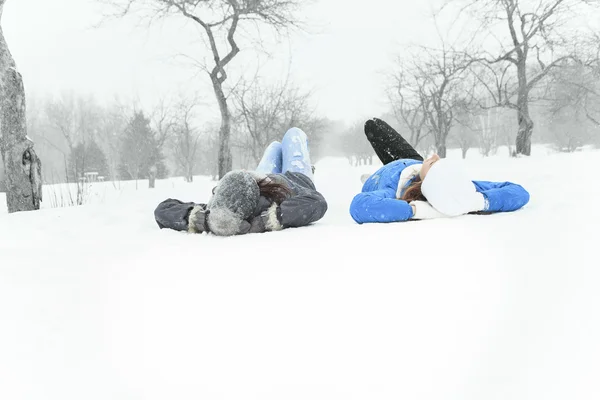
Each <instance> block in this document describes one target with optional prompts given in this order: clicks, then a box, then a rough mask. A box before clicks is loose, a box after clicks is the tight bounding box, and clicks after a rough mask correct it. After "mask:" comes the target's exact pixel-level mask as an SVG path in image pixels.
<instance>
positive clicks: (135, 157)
mask: <svg viewBox="0 0 600 400" xmlns="http://www.w3.org/2000/svg"><path fill="white" fill-rule="evenodd" d="M120 160H121V161H120V164H119V175H120V177H121V179H124V180H128V179H135V180H137V179H144V178H148V177H150V171H151V168H152V167H155V168H156V177H157V178H165V177H166V176H167V168H166V166H165V163H164V157H163V155H162V152H161V145H160V142H159V141H158V139H157V137H156V134H155V132H154V131H153V130H152V128H150V120H149V119H148V118H146V117H145V116H144V113H143V112H142V111H138V112H136V113H135V115H134V116H133V118H132V119H131V120H130V121H129V123H128V124H127V127H126V128H125V132H124V133H123V136H122V139H121V151H120Z"/></svg>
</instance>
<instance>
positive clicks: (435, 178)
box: [350, 118, 529, 224]
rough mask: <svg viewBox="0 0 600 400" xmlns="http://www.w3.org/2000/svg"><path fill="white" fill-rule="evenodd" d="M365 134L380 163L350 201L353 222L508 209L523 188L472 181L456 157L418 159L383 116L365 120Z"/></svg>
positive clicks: (521, 198)
mask: <svg viewBox="0 0 600 400" xmlns="http://www.w3.org/2000/svg"><path fill="white" fill-rule="evenodd" d="M365 134H366V136H367V139H368V140H369V142H370V143H371V145H372V146H373V149H374V150H375V153H376V154H377V156H378V157H379V159H380V160H381V162H382V163H383V164H384V165H383V167H381V168H380V169H379V170H378V171H376V172H375V173H374V174H372V175H371V176H370V177H369V178H368V179H367V180H366V181H365V182H364V185H363V188H362V191H361V193H359V194H357V195H356V196H355V197H354V199H353V200H352V203H351V205H350V215H352V218H353V219H354V220H355V221H356V222H358V223H359V224H362V223H367V222H398V221H406V220H409V219H429V218H439V217H453V216H458V215H462V214H468V213H477V214H490V213H494V212H504V211H514V210H517V209H519V208H521V207H523V206H524V205H525V204H527V202H528V201H529V193H528V192H527V191H526V190H525V189H524V188H523V187H521V186H520V185H517V184H514V183H511V182H487V181H472V180H470V179H469V177H468V175H467V173H466V172H465V170H464V169H463V168H462V167H461V165H460V163H459V162H456V161H452V160H447V159H440V157H439V156H437V155H435V154H434V155H433V156H432V157H429V158H428V159H426V160H423V157H421V156H420V155H419V154H418V153H417V151H416V150H415V149H414V148H413V147H412V146H411V145H410V144H409V143H408V142H407V141H406V140H404V138H403V137H402V136H401V135H400V134H399V133H398V132H396V131H395V130H394V129H393V128H392V127H391V126H389V125H388V124H387V123H386V122H385V121H383V120H380V119H378V118H373V119H370V120H368V121H367V122H366V123H365Z"/></svg>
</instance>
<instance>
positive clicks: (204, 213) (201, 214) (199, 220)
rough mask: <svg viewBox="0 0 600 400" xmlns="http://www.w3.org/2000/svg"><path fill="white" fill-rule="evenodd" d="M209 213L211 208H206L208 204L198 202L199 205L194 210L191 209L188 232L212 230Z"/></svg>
mask: <svg viewBox="0 0 600 400" xmlns="http://www.w3.org/2000/svg"><path fill="white" fill-rule="evenodd" d="M209 214H210V210H207V209H206V204H198V205H197V206H195V207H194V208H192V211H190V215H189V216H188V232H189V233H202V232H206V233H208V232H210V229H209V228H208V223H207V221H208V215H209Z"/></svg>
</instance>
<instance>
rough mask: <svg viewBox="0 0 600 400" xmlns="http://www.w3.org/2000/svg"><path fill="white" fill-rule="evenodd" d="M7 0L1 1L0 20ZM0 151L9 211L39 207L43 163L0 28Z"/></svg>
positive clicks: (13, 62) (20, 83)
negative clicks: (34, 140)
mask: <svg viewBox="0 0 600 400" xmlns="http://www.w3.org/2000/svg"><path fill="white" fill-rule="evenodd" d="M5 3H6V0H0V19H1V18H2V13H3V11H4V4H5ZM0 134H1V136H0V152H1V153H2V159H3V161H4V171H5V175H6V178H5V179H6V191H7V193H6V203H7V206H8V212H9V213H12V212H16V211H30V210H38V209H39V208H40V202H41V201H42V177H41V175H42V163H41V161H40V159H39V158H38V156H37V154H36V152H35V150H34V149H33V141H31V140H30V139H29V138H28V137H27V121H26V107H25V90H24V87H23V78H22V77H21V74H20V73H19V72H18V71H17V67H16V64H15V61H14V59H13V57H12V55H11V53H10V51H9V49H8V45H7V43H6V40H5V39H4V34H3V32H2V28H1V27H0Z"/></svg>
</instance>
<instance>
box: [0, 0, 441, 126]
mask: <svg viewBox="0 0 600 400" xmlns="http://www.w3.org/2000/svg"><path fill="white" fill-rule="evenodd" d="M432 2H434V0H429V1H427V0H418V1H417V0H370V1H351V0H314V4H313V5H311V6H307V7H306V9H305V10H304V12H303V14H302V16H303V17H304V18H306V20H308V21H311V22H312V25H313V27H312V28H311V30H312V31H313V33H312V34H304V33H298V34H295V35H294V36H293V37H292V39H291V40H290V41H289V43H281V44H279V45H277V46H270V48H268V50H269V51H270V52H271V53H272V54H273V56H272V60H271V61H270V62H269V64H267V66H266V67H265V68H264V69H263V70H262V71H263V75H267V76H269V77H270V78H272V79H273V80H276V79H279V78H280V77H282V76H283V72H284V71H285V70H286V66H287V65H288V64H287V62H288V60H289V59H290V56H291V59H292V61H291V74H292V78H293V81H294V82H295V83H297V84H298V85H301V86H302V87H304V88H307V89H312V90H314V93H315V101H316V102H318V107H319V108H318V110H319V114H321V115H323V116H327V117H329V118H332V119H343V120H344V121H346V122H351V121H355V120H356V119H359V118H363V117H370V116H375V115H378V114H379V113H381V112H383V111H384V110H385V109H386V105H385V97H384V94H383V93H384V84H385V82H384V78H383V75H382V72H383V71H385V70H386V68H387V67H388V66H389V64H390V62H391V61H392V60H393V58H394V55H396V54H399V53H401V52H402V50H403V49H404V48H406V47H407V45H409V44H411V43H427V44H431V43H432V42H433V41H436V37H437V36H436V34H435V29H434V25H433V23H432V19H431V18H430V15H431V7H432V6H431V3H432ZM100 7H101V6H99V4H98V2H97V1H95V0H52V1H49V0H8V1H7V4H6V6H5V10H4V14H3V21H2V26H3V29H4V33H5V36H6V39H7V41H8V44H9V48H10V50H11V52H12V53H13V56H14V58H15V60H16V62H17V66H18V68H19V70H20V71H21V73H22V74H23V78H24V81H25V86H26V89H27V91H28V92H30V93H36V94H50V95H56V94H60V92H61V91H68V90H73V91H75V92H77V93H82V94H93V95H94V96H95V97H96V98H97V99H99V100H101V101H106V100H108V99H110V98H112V97H114V96H115V95H118V96H120V97H121V98H124V99H137V100H138V101H139V102H141V104H142V105H144V106H146V107H151V106H152V105H153V104H154V103H155V102H156V101H157V99H158V98H160V97H161V96H163V95H165V94H171V95H174V94H177V93H180V92H181V93H184V94H190V93H192V92H198V93H200V95H201V97H202V98H203V99H204V100H205V101H206V103H207V104H209V105H210V106H212V107H213V108H212V110H213V111H214V110H216V102H215V100H214V97H213V93H212V89H211V88H210V86H209V85H208V78H207V77H206V75H203V74H200V75H198V70H197V68H195V67H193V66H192V65H191V64H190V63H189V62H187V61H186V60H185V59H184V58H181V57H175V56H176V55H178V54H188V55H189V56H193V57H195V58H201V57H202V56H203V54H206V51H205V50H204V49H203V46H202V44H201V43H199V42H198V41H197V38H198V31H197V28H196V27H195V26H194V24H193V23H187V22H186V21H185V20H183V19H177V18H175V19H170V20H169V21H165V22H161V23H159V24H155V25H154V26H153V27H152V28H151V29H147V28H146V27H145V26H140V24H139V19H138V18H136V17H131V18H128V19H125V20H122V21H115V22H111V23H108V24H105V25H104V26H103V27H101V28H94V25H95V24H96V23H97V22H98V21H99V20H100V11H101V10H100ZM255 59H256V53H255V52H253V51H252V49H248V48H246V49H243V51H242V53H240V57H239V58H236V60H235V61H234V62H233V64H232V68H234V70H237V71H240V70H245V71H247V70H248V69H249V68H248V65H250V64H251V63H250V61H251V60H255ZM250 70H251V69H250ZM231 75H232V79H234V77H235V72H233V73H232V74H231Z"/></svg>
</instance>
